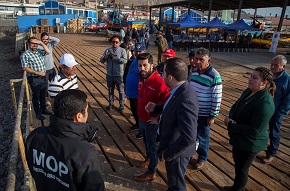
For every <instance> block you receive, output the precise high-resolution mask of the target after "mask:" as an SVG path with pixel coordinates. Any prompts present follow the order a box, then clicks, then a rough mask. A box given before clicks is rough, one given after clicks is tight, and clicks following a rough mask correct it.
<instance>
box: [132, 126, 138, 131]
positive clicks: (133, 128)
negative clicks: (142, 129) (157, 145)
mask: <svg viewBox="0 0 290 191" xmlns="http://www.w3.org/2000/svg"><path fill="white" fill-rule="evenodd" d="M138 130H139V127H138V126H137V125H133V126H132V127H130V131H138Z"/></svg>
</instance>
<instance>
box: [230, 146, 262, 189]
mask: <svg viewBox="0 0 290 191" xmlns="http://www.w3.org/2000/svg"><path fill="white" fill-rule="evenodd" d="M257 154H258V152H257V153H252V152H247V151H244V150H241V149H238V148H236V147H233V158H234V161H235V174H236V175H235V180H234V185H233V187H232V190H234V191H244V190H245V187H246V185H247V182H248V174H249V169H250V167H251V165H252V163H253V161H254V159H255V158H256V156H257Z"/></svg>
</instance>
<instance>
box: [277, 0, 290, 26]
mask: <svg viewBox="0 0 290 191" xmlns="http://www.w3.org/2000/svg"><path fill="white" fill-rule="evenodd" d="M287 4H288V0H284V5H283V9H282V12H281V16H280V21H279V25H278V28H277V32H279V31H281V28H282V24H283V21H284V17H285V11H286V8H287Z"/></svg>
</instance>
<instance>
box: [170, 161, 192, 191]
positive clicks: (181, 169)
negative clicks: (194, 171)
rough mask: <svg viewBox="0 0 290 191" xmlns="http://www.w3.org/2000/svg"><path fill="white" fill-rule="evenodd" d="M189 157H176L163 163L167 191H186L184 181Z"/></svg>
mask: <svg viewBox="0 0 290 191" xmlns="http://www.w3.org/2000/svg"><path fill="white" fill-rule="evenodd" d="M189 160H190V157H177V158H175V159H173V160H171V161H165V167H166V174H167V180H168V181H167V185H168V189H167V191H186V184H185V181H184V176H185V172H186V169H187V165H188V162H189Z"/></svg>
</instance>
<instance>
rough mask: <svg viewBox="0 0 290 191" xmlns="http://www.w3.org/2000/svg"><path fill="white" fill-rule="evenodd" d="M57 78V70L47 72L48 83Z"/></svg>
mask: <svg viewBox="0 0 290 191" xmlns="http://www.w3.org/2000/svg"><path fill="white" fill-rule="evenodd" d="M55 76H56V72H55V69H54V68H53V69H50V70H46V76H45V77H46V81H47V82H48V81H50V82H51V80H52V79H53V78H54V77H55Z"/></svg>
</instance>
